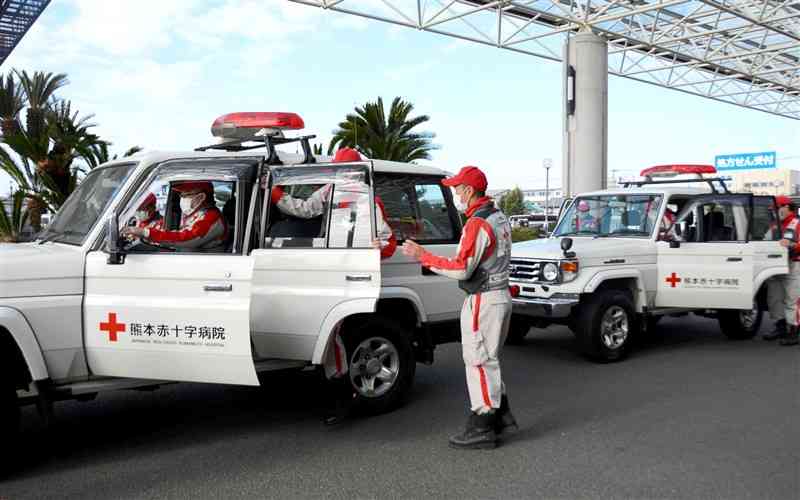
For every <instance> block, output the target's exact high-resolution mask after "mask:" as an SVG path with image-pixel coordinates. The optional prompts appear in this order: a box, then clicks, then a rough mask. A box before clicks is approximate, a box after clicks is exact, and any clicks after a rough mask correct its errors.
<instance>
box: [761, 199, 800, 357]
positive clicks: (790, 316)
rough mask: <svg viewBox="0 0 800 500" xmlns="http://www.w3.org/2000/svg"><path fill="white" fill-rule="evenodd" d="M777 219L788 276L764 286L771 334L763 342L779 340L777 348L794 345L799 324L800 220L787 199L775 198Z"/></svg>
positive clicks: (777, 277)
mask: <svg viewBox="0 0 800 500" xmlns="http://www.w3.org/2000/svg"><path fill="white" fill-rule="evenodd" d="M776 201H777V205H778V216H779V217H780V218H781V240H780V244H781V246H782V247H784V248H786V249H787V250H788V251H789V274H786V275H782V276H776V277H774V278H771V279H770V280H769V282H768V283H767V287H768V288H767V298H768V302H769V313H770V316H771V317H772V319H774V320H777V321H776V322H775V331H774V332H772V333H771V334H769V335H765V336H764V339H765V340H774V339H776V338H781V342H780V343H781V345H785V346H789V345H797V344H798V343H799V341H798V323H800V220H798V218H797V207H796V206H795V205H794V203H792V199H791V198H789V197H788V196H778V197H777V198H776Z"/></svg>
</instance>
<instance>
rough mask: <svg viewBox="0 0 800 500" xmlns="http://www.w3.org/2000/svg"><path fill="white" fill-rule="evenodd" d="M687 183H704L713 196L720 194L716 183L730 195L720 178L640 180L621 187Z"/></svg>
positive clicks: (722, 179) (623, 184)
mask: <svg viewBox="0 0 800 500" xmlns="http://www.w3.org/2000/svg"><path fill="white" fill-rule="evenodd" d="M689 182H691V183H697V182H702V183H706V184H708V186H709V187H710V188H711V191H712V192H713V193H714V194H720V191H718V190H717V187H716V186H715V185H714V183H715V182H718V183H719V185H720V186H721V187H722V193H724V194H730V190H728V186H727V184H725V179H724V178H722V177H701V178H699V179H670V180H666V181H654V180H651V179H649V178H648V179H645V180H642V181H625V182H623V183H622V187H625V188H627V187H630V186H636V187H642V186H649V185H652V184H682V183H689Z"/></svg>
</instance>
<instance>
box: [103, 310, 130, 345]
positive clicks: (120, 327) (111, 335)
mask: <svg viewBox="0 0 800 500" xmlns="http://www.w3.org/2000/svg"><path fill="white" fill-rule="evenodd" d="M100 331H101V332H108V340H109V342H116V341H117V333H122V332H124V331H125V323H117V313H108V323H102V322H101V323H100Z"/></svg>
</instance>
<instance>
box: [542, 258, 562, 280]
mask: <svg viewBox="0 0 800 500" xmlns="http://www.w3.org/2000/svg"><path fill="white" fill-rule="evenodd" d="M542 277H543V278H544V279H545V281H555V280H557V279H558V266H557V265H556V264H555V263H553V262H548V263H547V264H545V265H544V267H543V268H542Z"/></svg>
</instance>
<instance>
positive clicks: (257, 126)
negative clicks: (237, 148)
mask: <svg viewBox="0 0 800 500" xmlns="http://www.w3.org/2000/svg"><path fill="white" fill-rule="evenodd" d="M304 127H305V123H303V119H302V118H300V115H298V114H297V113H277V112H271V111H267V112H244V113H228V114H226V115H222V116H220V117H219V118H217V119H216V120H214V123H213V124H212V125H211V134H212V135H213V136H214V137H222V138H226V139H247V138H250V137H254V136H255V134H256V133H257V132H259V131H260V130H264V129H267V130H300V129H302V128H304Z"/></svg>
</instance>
